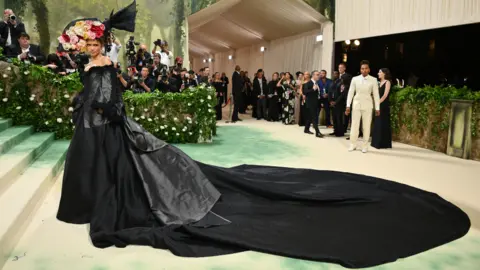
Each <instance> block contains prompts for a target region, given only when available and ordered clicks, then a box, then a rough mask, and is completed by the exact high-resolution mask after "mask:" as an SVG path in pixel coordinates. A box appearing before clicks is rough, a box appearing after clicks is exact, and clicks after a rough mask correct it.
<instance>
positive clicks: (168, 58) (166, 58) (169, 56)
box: [153, 39, 173, 68]
mask: <svg viewBox="0 0 480 270" xmlns="http://www.w3.org/2000/svg"><path fill="white" fill-rule="evenodd" d="M153 44H154V45H155V47H154V48H153V52H154V53H158V54H160V63H162V64H163V65H165V66H167V67H169V68H170V67H172V66H173V64H172V62H173V53H172V52H171V51H169V50H168V42H166V41H165V40H160V39H157V40H156V41H155V42H153ZM157 47H160V51H157Z"/></svg>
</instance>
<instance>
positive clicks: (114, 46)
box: [106, 33, 122, 68]
mask: <svg viewBox="0 0 480 270" xmlns="http://www.w3.org/2000/svg"><path fill="white" fill-rule="evenodd" d="M107 43H108V46H109V49H110V50H108V51H107V53H106V54H107V56H108V58H110V60H111V61H112V63H113V65H114V66H115V68H118V53H119V52H120V49H121V48H122V44H120V41H119V40H118V39H116V38H115V36H114V35H113V33H110V36H109V37H108V38H107Z"/></svg>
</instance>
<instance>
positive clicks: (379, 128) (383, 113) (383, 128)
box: [371, 68, 392, 149]
mask: <svg viewBox="0 0 480 270" xmlns="http://www.w3.org/2000/svg"><path fill="white" fill-rule="evenodd" d="M378 78H379V79H380V87H379V92H380V97H381V98H380V115H379V116H376V117H375V121H374V123H373V132H372V143H371V145H372V147H375V148H377V149H381V148H392V127H391V125H390V101H389V98H390V89H391V87H392V83H391V79H392V77H391V75H390V70H388V68H382V69H380V71H378Z"/></svg>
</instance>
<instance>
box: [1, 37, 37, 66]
mask: <svg viewBox="0 0 480 270" xmlns="http://www.w3.org/2000/svg"><path fill="white" fill-rule="evenodd" d="M18 44H19V45H18V46H10V47H8V48H7V57H9V58H18V60H20V61H25V62H27V61H28V62H30V63H32V64H42V63H43V62H44V61H45V56H44V55H43V54H42V52H41V51H40V46H38V45H34V44H30V36H29V35H28V34H27V33H21V34H20V37H19V38H18Z"/></svg>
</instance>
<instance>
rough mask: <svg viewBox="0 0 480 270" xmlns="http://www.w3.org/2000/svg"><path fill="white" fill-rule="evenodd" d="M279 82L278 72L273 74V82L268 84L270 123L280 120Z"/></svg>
mask: <svg viewBox="0 0 480 270" xmlns="http://www.w3.org/2000/svg"><path fill="white" fill-rule="evenodd" d="M278 81H279V74H278V72H275V73H273V75H272V80H271V81H270V82H268V121H273V122H276V121H279V120H280V110H279V103H280V100H281V99H280V98H281V96H280V93H279V88H281V87H278V86H277V84H278Z"/></svg>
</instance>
